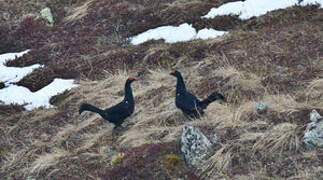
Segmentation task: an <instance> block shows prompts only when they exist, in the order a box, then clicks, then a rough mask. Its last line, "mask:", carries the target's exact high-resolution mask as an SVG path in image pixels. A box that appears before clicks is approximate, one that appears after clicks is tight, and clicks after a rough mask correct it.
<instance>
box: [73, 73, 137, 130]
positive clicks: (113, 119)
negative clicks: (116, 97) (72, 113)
mask: <svg viewBox="0 0 323 180" xmlns="http://www.w3.org/2000/svg"><path fill="white" fill-rule="evenodd" d="M133 81H135V79H134V78H133V77H130V78H128V79H127V81H126V84H125V97H124V99H123V100H122V101H121V102H120V103H119V104H116V105H114V106H112V107H110V108H107V109H105V110H102V109H100V108H97V107H95V106H93V105H91V104H82V105H81V107H80V110H79V113H80V114H81V113H82V112H83V111H91V112H95V113H98V114H100V115H101V117H102V118H103V119H105V120H107V121H109V122H110V123H113V124H114V125H115V127H114V128H117V127H119V126H120V125H121V124H122V123H123V122H124V120H125V119H126V118H127V117H129V116H130V115H131V114H132V113H133V112H134V110H135V102H134V99H133V95H132V89H131V86H130V85H131V83H132V82H133Z"/></svg>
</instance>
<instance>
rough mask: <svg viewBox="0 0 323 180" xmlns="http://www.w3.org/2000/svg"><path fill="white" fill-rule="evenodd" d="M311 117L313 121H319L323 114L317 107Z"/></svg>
mask: <svg viewBox="0 0 323 180" xmlns="http://www.w3.org/2000/svg"><path fill="white" fill-rule="evenodd" d="M310 119H311V121H312V122H317V121H318V120H320V119H322V116H321V115H320V114H319V113H318V112H317V111H316V110H315V109H313V111H312V112H311V114H310Z"/></svg>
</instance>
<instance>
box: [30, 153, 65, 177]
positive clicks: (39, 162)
mask: <svg viewBox="0 0 323 180" xmlns="http://www.w3.org/2000/svg"><path fill="white" fill-rule="evenodd" d="M68 155H69V153H68V152H67V151H65V150H62V149H55V150H54V151H53V152H52V153H45V154H43V155H40V156H38V158H37V159H36V160H35V161H34V162H33V163H32V165H31V167H30V172H31V173H39V172H40V171H42V170H46V169H48V168H49V167H53V166H55V165H56V164H57V163H58V162H59V160H60V158H63V157H66V156H68Z"/></svg>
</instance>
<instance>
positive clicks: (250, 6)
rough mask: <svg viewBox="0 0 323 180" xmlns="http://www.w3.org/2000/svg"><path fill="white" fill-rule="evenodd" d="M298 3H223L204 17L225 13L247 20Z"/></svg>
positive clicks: (258, 0)
mask: <svg viewBox="0 0 323 180" xmlns="http://www.w3.org/2000/svg"><path fill="white" fill-rule="evenodd" d="M296 4H298V0H279V1H273V0H246V1H236V2H230V3H226V4H223V5H222V6H220V7H218V8H212V9H211V10H210V11H209V13H208V14H206V15H205V16H202V18H214V17H215V16H223V15H239V18H240V19H243V20H246V19H249V18H251V17H253V16H260V15H264V14H266V13H267V12H269V11H273V10H277V9H284V8H288V7H291V6H294V5H296Z"/></svg>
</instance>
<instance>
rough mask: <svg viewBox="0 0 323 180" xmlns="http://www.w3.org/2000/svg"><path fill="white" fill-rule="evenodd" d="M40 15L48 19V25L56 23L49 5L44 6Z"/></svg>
mask: <svg viewBox="0 0 323 180" xmlns="http://www.w3.org/2000/svg"><path fill="white" fill-rule="evenodd" d="M40 17H42V18H44V19H45V20H46V22H47V25H48V26H53V25H54V19H53V15H52V12H51V11H50V9H49V8H48V7H46V8H44V9H42V10H41V11H40Z"/></svg>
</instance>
